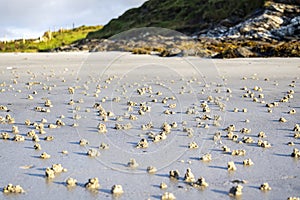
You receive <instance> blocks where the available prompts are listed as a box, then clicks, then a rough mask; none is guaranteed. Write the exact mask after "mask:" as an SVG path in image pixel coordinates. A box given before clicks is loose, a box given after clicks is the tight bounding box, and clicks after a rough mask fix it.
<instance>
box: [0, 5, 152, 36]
mask: <svg viewBox="0 0 300 200" xmlns="http://www.w3.org/2000/svg"><path fill="white" fill-rule="evenodd" d="M145 1H146V0H0V40H4V39H21V38H23V37H24V38H37V37H39V36H42V35H43V33H44V32H45V31H46V30H48V29H49V28H50V29H51V30H52V31H53V30H57V29H59V28H60V27H63V28H72V25H73V23H74V24H75V27H77V26H81V25H105V24H106V23H108V22H109V20H111V19H112V18H116V17H118V16H120V15H121V14H123V13H124V12H125V11H126V10H128V9H129V8H133V7H139V6H141V5H142V4H143V3H144V2H145Z"/></svg>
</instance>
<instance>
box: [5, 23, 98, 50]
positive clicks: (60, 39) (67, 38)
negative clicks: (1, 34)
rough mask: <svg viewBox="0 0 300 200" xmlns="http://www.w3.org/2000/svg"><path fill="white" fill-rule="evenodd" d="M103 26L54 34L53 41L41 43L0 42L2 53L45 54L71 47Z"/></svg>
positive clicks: (22, 41) (86, 27)
mask: <svg viewBox="0 0 300 200" xmlns="http://www.w3.org/2000/svg"><path fill="white" fill-rule="evenodd" d="M101 28H102V26H80V27H78V28H74V29H67V30H60V31H56V32H52V39H51V40H48V41H39V39H38V38H36V39H28V40H23V39H19V40H14V41H10V42H0V52H44V51H49V50H51V49H54V48H57V47H60V46H64V45H70V44H72V43H74V42H76V41H78V40H81V39H84V38H85V37H86V36H87V34H88V33H89V32H91V31H98V30H100V29H101Z"/></svg>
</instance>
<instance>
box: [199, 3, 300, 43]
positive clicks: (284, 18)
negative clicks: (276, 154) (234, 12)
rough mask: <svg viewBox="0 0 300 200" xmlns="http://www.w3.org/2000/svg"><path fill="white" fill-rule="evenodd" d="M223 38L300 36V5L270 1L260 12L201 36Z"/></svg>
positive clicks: (262, 38)
mask: <svg viewBox="0 0 300 200" xmlns="http://www.w3.org/2000/svg"><path fill="white" fill-rule="evenodd" d="M203 36H205V37H213V38H221V39H226V38H230V39H249V40H262V41H269V42H270V41H273V40H277V41H283V40H291V39H298V38H299V36H300V7H299V6H296V5H290V4H286V3H285V4H283V3H269V5H266V8H265V9H264V10H263V11H260V12H259V13H254V14H253V15H252V16H251V17H250V18H248V19H247V20H246V21H244V22H241V23H239V24H237V25H235V26H232V27H229V28H228V27H225V26H222V25H219V26H218V27H216V28H215V29H212V30H210V31H208V32H207V33H206V34H202V35H200V37H203Z"/></svg>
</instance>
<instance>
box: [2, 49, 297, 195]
mask: <svg viewBox="0 0 300 200" xmlns="http://www.w3.org/2000/svg"><path fill="white" fill-rule="evenodd" d="M299 78H300V59H299V58H253V59H229V60H223V59H202V58H197V57H183V58H181V57H171V58H161V57H158V56H155V55H132V54H130V53H121V52H101V53H87V52H80V53H40V54H26V53H24V54H0V106H1V111H0V133H1V135H0V137H1V139H0V147H1V155H0V157H1V164H0V189H1V191H2V190H3V188H4V187H5V186H6V185H8V184H9V183H11V184H13V185H20V186H21V187H22V188H23V189H24V191H25V192H24V193H23V194H6V193H3V192H0V199H40V198H42V199H91V198H95V199H114V198H116V199H161V198H162V195H163V194H164V193H166V192H169V193H173V194H174V196H175V197H176V199H232V198H240V199H287V198H288V197H299V196H300V193H299V191H300V178H299V174H300V158H299V157H300V153H299V155H298V154H297V155H298V156H299V157H298V158H297V156H296V157H292V156H291V155H292V153H293V151H294V149H295V148H296V149H300V142H299V138H300V133H299V130H298V131H297V130H294V129H295V125H296V124H300V114H299V113H300V100H299V99H300V91H299V88H300V80H299ZM8 115H9V116H8ZM26 123H27V124H26ZM16 129H17V130H16ZM299 129H300V128H299ZM262 132H263V133H262ZM297 134H298V135H297ZM83 139H84V140H85V141H86V144H84V140H83ZM15 140H24V141H15ZM80 141H81V145H80ZM145 141H146V142H145ZM192 142H194V143H192ZM191 143H192V144H194V146H193V145H192V144H191ZM36 144H39V145H40V147H41V149H40V150H39V149H35V146H34V145H36ZM225 146H226V148H225ZM192 147H194V148H192ZM44 152H45V153H47V154H48V155H50V157H49V158H41V155H42V154H43V153H44ZM208 154H210V156H211V160H210V159H209V160H208V161H206V160H205V159H204V157H205V155H208ZM235 154H237V155H235ZM42 157H43V156H42ZM46 157H47V156H46ZM131 159H135V161H136V162H137V165H134V166H132V165H130V164H128V163H129V162H130V160H131ZM247 159H251V161H253V165H249V166H248V165H247V164H244V162H245V160H247ZM230 161H233V162H234V164H235V167H236V170H233V171H231V170H230V169H229V170H228V162H230ZM53 164H61V165H62V167H63V168H65V169H66V170H65V171H63V172H55V173H54V174H55V177H53V178H49V177H47V176H46V170H47V168H49V169H50V170H52V169H51V167H52V165H53ZM133 164H134V163H133ZM150 166H152V167H155V168H156V171H155V170H153V171H151V172H150V173H149V171H147V169H148V168H149V167H150ZM52 168H53V167H52ZM187 169H190V170H191V172H192V174H193V176H194V179H193V176H192V175H191V174H190V173H189V174H186V171H187ZM171 170H178V172H179V178H178V179H176V178H175V179H174V178H170V177H169V172H170V171H171ZM54 171H55V170H54ZM185 174H186V175H185ZM95 177H97V178H98V179H99V184H100V187H99V188H96V189H91V188H87V187H86V183H88V181H89V179H90V178H95ZM187 177H190V178H191V179H188V178H187ZM200 177H203V178H205V181H206V182H207V183H208V186H207V187H205V186H201V185H199V184H197V180H198V178H200ZM68 178H74V179H76V180H77V185H75V186H68V185H67V183H66V180H67V179H68ZM162 182H164V183H165V184H166V185H167V188H165V189H162V188H160V184H161V183H162ZM263 183H268V184H269V186H270V187H271V190H269V191H262V190H261V189H260V187H261V185H262V184H263ZM113 185H121V186H122V188H123V190H124V193H122V194H119V195H115V194H112V193H111V188H112V186H113ZM237 185H241V186H243V189H242V195H240V196H236V197H231V196H230V195H229V190H230V189H231V188H232V187H235V186H237Z"/></svg>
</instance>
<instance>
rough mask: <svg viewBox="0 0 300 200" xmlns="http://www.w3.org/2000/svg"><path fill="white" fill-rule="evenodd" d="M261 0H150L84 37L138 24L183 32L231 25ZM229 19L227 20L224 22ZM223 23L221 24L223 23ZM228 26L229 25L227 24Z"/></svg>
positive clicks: (139, 26)
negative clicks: (220, 24)
mask: <svg viewBox="0 0 300 200" xmlns="http://www.w3.org/2000/svg"><path fill="white" fill-rule="evenodd" d="M264 2H265V1H264V0H188V1H187V0H164V1H161V0H150V1H147V2H145V3H144V4H143V5H142V6H141V7H139V8H133V9H130V10H128V11H126V12H125V13H124V14H123V15H122V16H120V17H119V18H118V19H113V20H111V21H110V22H109V23H108V24H107V25H105V26H104V27H103V29H101V30H99V31H95V32H91V33H89V34H88V37H87V38H109V37H110V36H113V35H115V34H118V33H120V32H123V31H126V30H129V29H132V28H141V27H162V28H169V29H172V30H177V31H180V32H183V33H185V34H190V33H195V32H199V31H201V30H204V29H206V28H210V27H211V26H213V25H215V24H218V23H220V22H222V20H224V19H228V20H227V21H226V23H227V24H228V23H230V24H231V25H233V24H237V23H238V22H240V21H242V20H243V19H244V18H245V17H247V15H249V14H250V13H251V12H253V11H254V10H256V9H259V8H262V7H263V6H264ZM228 21H229V22H228ZM226 23H225V22H224V25H226ZM228 25H229V24H228Z"/></svg>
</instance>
